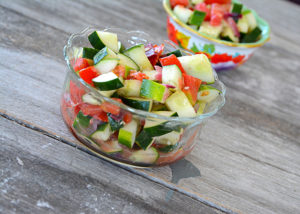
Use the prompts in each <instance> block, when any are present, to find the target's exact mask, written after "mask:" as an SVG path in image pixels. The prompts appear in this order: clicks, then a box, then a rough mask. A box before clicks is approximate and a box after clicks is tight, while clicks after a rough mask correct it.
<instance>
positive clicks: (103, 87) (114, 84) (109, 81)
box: [92, 72, 124, 91]
mask: <svg viewBox="0 0 300 214" xmlns="http://www.w3.org/2000/svg"><path fill="white" fill-rule="evenodd" d="M92 81H93V83H94V85H95V87H96V88H98V89H99V90H100V91H111V90H116V89H119V88H122V87H123V86H124V85H123V83H122V82H121V80H120V79H119V77H118V76H117V75H116V74H114V73H113V72H108V73H106V74H101V75H100V76H98V77H95V78H94V79H93V80H92Z"/></svg>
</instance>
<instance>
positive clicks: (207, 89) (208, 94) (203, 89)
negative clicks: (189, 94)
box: [197, 85, 221, 103]
mask: <svg viewBox="0 0 300 214" xmlns="http://www.w3.org/2000/svg"><path fill="white" fill-rule="evenodd" d="M220 93H221V92H220V91H219V90H218V89H216V88H214V87H212V86H210V85H201V86H200V90H199V92H198V95H197V97H198V100H199V101H203V102H206V103H209V102H211V101H213V100H214V99H216V98H217V97H218V96H219V94H220Z"/></svg>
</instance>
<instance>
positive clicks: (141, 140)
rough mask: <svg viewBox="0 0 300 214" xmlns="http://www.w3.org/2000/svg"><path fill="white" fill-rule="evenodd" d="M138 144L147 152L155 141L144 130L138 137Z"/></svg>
mask: <svg viewBox="0 0 300 214" xmlns="http://www.w3.org/2000/svg"><path fill="white" fill-rule="evenodd" d="M135 142H136V144H137V145H138V146H139V147H141V148H142V149H144V150H147V149H148V148H149V147H150V146H151V145H152V144H153V142H154V139H153V138H152V137H151V136H150V135H149V134H148V132H146V131H145V130H142V131H141V132H140V134H139V135H138V136H137V137H136V140H135Z"/></svg>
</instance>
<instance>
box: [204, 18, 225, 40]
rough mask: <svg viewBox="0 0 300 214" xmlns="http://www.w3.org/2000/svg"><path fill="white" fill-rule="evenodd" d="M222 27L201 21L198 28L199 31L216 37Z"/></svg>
mask: <svg viewBox="0 0 300 214" xmlns="http://www.w3.org/2000/svg"><path fill="white" fill-rule="evenodd" d="M222 29H223V25H222V24H221V25H219V26H212V25H211V24H210V23H209V22H203V23H202V24H201V26H200V28H199V33H203V34H206V35H208V36H211V37H213V38H218V36H219V35H220V33H221V31H222Z"/></svg>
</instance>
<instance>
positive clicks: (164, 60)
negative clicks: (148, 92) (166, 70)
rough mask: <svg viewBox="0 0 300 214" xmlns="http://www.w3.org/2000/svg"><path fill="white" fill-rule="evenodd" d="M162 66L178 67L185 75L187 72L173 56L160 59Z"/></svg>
mask: <svg viewBox="0 0 300 214" xmlns="http://www.w3.org/2000/svg"><path fill="white" fill-rule="evenodd" d="M160 64H161V65H162V66H166V65H177V66H178V68H179V69H180V70H181V73H183V74H185V70H184V68H183V67H182V65H181V63H180V61H179V60H178V59H177V57H176V56H175V55H174V54H172V55H170V56H166V57H164V58H160Z"/></svg>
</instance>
